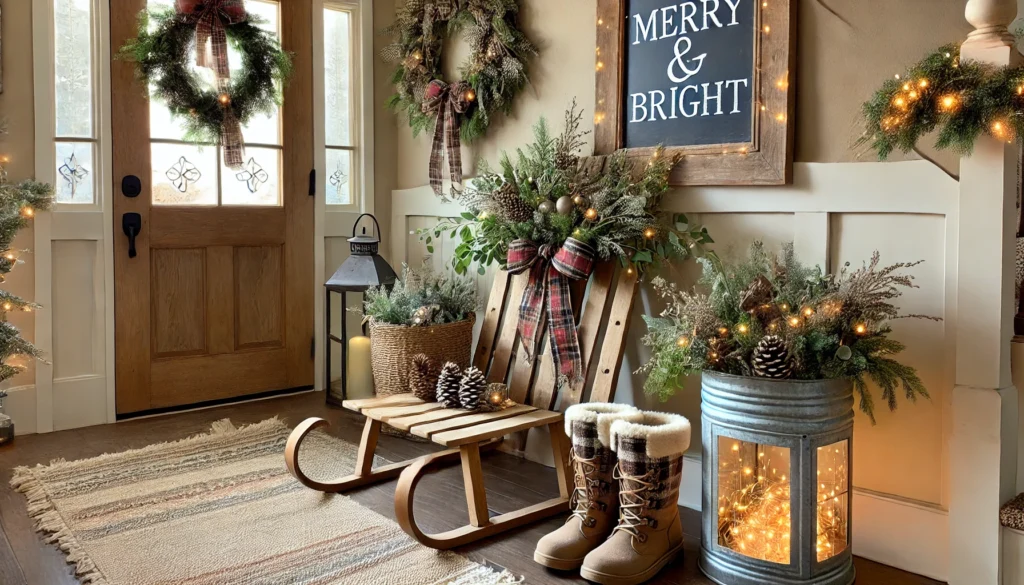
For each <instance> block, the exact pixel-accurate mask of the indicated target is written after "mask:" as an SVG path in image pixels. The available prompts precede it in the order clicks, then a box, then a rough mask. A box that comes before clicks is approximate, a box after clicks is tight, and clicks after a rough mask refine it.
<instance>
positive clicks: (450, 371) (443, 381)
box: [435, 362, 462, 408]
mask: <svg viewBox="0 0 1024 585" xmlns="http://www.w3.org/2000/svg"><path fill="white" fill-rule="evenodd" d="M461 381H462V371H461V370H460V369H459V364H457V363H455V362H448V363H446V364H445V365H444V367H443V368H441V373H440V374H439V375H438V377H437V392H436V394H435V396H436V397H437V401H438V402H440V403H441V404H443V405H444V407H445V408H459V407H460V406H462V404H461V403H460V402H459V383H460V382H461Z"/></svg>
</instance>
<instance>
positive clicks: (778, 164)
mask: <svg viewBox="0 0 1024 585" xmlns="http://www.w3.org/2000/svg"><path fill="white" fill-rule="evenodd" d="M796 6H797V0H597V63H596V69H597V75H596V78H597V88H596V89H597V91H596V96H595V104H596V111H595V112H594V143H595V152H596V154H601V155H607V154H611V153H612V152H615V151H616V150H619V149H623V148H624V149H626V155H627V156H629V157H631V158H633V157H635V158H638V159H641V160H643V159H645V158H647V157H650V156H652V155H653V154H654V148H655V147H657V146H659V145H663V146H665V148H666V149H667V153H666V154H667V155H668V156H674V157H678V160H679V162H678V164H677V165H676V167H675V168H674V170H673V172H672V176H671V177H670V179H669V180H670V182H671V184H673V185H779V184H785V183H789V182H790V181H791V179H792V172H793V130H794V123H793V112H794V107H795V103H796V99H795V94H794V92H793V90H792V88H793V87H795V84H794V83H793V81H794V79H793V77H794V75H793V73H794V71H793V70H794V67H795V63H796V51H795V50H794V44H793V41H794V39H795V38H796V34H795V26H796Z"/></svg>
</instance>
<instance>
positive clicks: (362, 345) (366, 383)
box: [347, 336, 375, 400]
mask: <svg viewBox="0 0 1024 585" xmlns="http://www.w3.org/2000/svg"><path fill="white" fill-rule="evenodd" d="M347 395H348V396H347V398H348V399H350V400H358V399H360V398H373V397H374V396H375V394H374V392H373V370H372V369H371V368H370V338H369V337H361V336H360V337H353V338H352V339H349V340H348V389H347Z"/></svg>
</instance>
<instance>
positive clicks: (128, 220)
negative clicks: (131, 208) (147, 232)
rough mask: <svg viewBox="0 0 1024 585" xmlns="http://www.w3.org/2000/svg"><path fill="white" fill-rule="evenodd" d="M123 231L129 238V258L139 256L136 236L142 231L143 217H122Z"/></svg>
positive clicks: (131, 214)
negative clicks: (136, 247) (136, 248)
mask: <svg viewBox="0 0 1024 585" xmlns="http://www.w3.org/2000/svg"><path fill="white" fill-rule="evenodd" d="M121 229H123V230H124V235H126V236H128V257H129V258H134V257H136V256H138V252H136V250H135V236H137V235H139V233H140V232H141V231H142V216H141V215H139V214H138V213H126V214H124V215H122V216H121Z"/></svg>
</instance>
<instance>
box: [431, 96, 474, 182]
mask: <svg viewBox="0 0 1024 585" xmlns="http://www.w3.org/2000/svg"><path fill="white" fill-rule="evenodd" d="M424 97H425V100H424V101H423V113H425V114H431V113H436V115H437V122H436V124H435V125H434V139H433V143H432V145H431V148H430V186H431V187H432V188H433V189H434V194H435V195H437V196H438V197H441V199H442V200H444V199H445V197H444V189H443V185H444V157H445V153H446V152H447V154H448V174H449V176H450V177H451V180H452V195H453V196H458V194H459V191H460V189H461V187H462V151H461V150H460V148H461V146H462V144H461V141H460V137H459V133H460V131H461V126H462V122H461V120H460V115H461V114H464V113H465V112H466V110H468V109H469V104H470V102H472V101H473V100H474V99H476V94H475V93H474V92H473V88H472V87H470V85H469V84H468V83H466V82H464V81H460V82H458V83H453V84H451V85H449V84H447V83H445V82H443V81H441V80H440V79H435V80H434V81H431V82H430V83H429V84H428V85H427V90H426V95H425V96H424ZM445 145H447V149H446V148H445Z"/></svg>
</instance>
